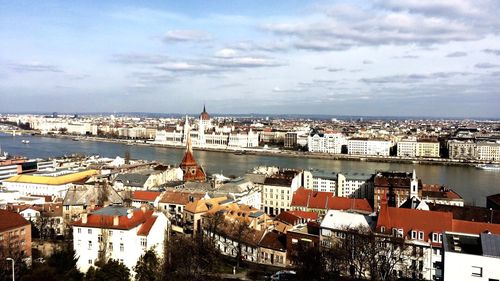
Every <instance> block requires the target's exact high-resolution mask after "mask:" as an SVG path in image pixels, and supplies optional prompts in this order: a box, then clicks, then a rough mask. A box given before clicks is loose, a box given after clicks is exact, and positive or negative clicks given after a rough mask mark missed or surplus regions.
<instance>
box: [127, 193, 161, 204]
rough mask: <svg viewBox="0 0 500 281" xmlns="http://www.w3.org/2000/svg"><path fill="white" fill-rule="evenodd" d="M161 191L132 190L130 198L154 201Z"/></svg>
mask: <svg viewBox="0 0 500 281" xmlns="http://www.w3.org/2000/svg"><path fill="white" fill-rule="evenodd" d="M160 194H161V192H159V191H134V192H133V193H132V200H135V201H149V202H154V201H155V200H156V198H157V197H158V196H160Z"/></svg>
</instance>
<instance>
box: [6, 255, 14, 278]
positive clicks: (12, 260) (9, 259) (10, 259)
mask: <svg viewBox="0 0 500 281" xmlns="http://www.w3.org/2000/svg"><path fill="white" fill-rule="evenodd" d="M7 260H8V261H11V262H12V281H16V276H15V274H14V264H15V263H16V261H15V260H14V259H13V258H7Z"/></svg>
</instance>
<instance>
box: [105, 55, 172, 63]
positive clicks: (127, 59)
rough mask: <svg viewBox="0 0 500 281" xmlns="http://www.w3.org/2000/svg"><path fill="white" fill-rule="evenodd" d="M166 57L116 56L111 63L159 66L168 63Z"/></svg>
mask: <svg viewBox="0 0 500 281" xmlns="http://www.w3.org/2000/svg"><path fill="white" fill-rule="evenodd" d="M168 60H169V58H168V57H167V56H162V55H148V54H117V55H114V56H113V58H112V59H111V61H113V62H117V63H123V64H160V63H164V62H166V61H168Z"/></svg>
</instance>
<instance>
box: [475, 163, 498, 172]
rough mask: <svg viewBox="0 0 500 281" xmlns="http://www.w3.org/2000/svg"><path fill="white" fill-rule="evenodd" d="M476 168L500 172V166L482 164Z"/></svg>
mask: <svg viewBox="0 0 500 281" xmlns="http://www.w3.org/2000/svg"><path fill="white" fill-rule="evenodd" d="M476 168H478V169H482V170H487V171H500V164H480V165H476Z"/></svg>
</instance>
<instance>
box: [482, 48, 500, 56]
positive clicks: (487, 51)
mask: <svg viewBox="0 0 500 281" xmlns="http://www.w3.org/2000/svg"><path fill="white" fill-rule="evenodd" d="M483 52H485V53H489V54H494V55H497V56H500V49H484V50H483Z"/></svg>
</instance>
